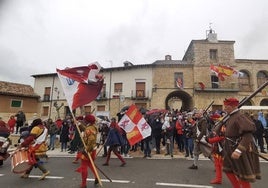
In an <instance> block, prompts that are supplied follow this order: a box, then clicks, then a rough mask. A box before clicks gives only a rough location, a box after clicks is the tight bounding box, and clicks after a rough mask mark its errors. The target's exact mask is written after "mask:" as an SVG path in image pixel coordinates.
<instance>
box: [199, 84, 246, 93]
mask: <svg viewBox="0 0 268 188" xmlns="http://www.w3.org/2000/svg"><path fill="white" fill-rule="evenodd" d="M194 90H195V91H200V92H202V91H204V92H224V91H228V92H239V91H242V90H241V88H240V87H239V85H238V83H233V82H231V83H227V84H224V85H223V84H222V85H220V84H218V83H213V84H211V83H209V84H206V85H205V84H204V85H203V84H202V83H195V84H194Z"/></svg>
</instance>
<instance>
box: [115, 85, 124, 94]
mask: <svg viewBox="0 0 268 188" xmlns="http://www.w3.org/2000/svg"><path fill="white" fill-rule="evenodd" d="M122 91H123V83H115V84H114V92H115V93H120V92H122Z"/></svg>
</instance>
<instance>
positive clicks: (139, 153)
mask: <svg viewBox="0 0 268 188" xmlns="http://www.w3.org/2000/svg"><path fill="white" fill-rule="evenodd" d="M100 149H101V146H100V147H99V148H98V149H97V153H98V157H102V154H103V149H101V151H99V150H100ZM128 154H129V156H127V157H126V156H123V157H124V158H143V156H144V154H143V152H142V151H140V150H137V151H135V152H134V151H130V152H129V153H128ZM47 155H48V156H49V157H73V158H74V157H75V155H76V153H73V154H70V153H68V151H63V152H61V149H60V148H55V149H54V150H48V151H47ZM184 155H185V154H184V153H181V152H177V151H174V154H173V158H174V159H177V158H184V159H188V160H193V159H192V158H191V157H187V158H186V157H184ZM151 156H152V157H150V158H148V157H147V159H172V157H171V156H170V155H167V156H165V151H161V154H155V151H152V154H151ZM111 158H116V156H115V155H114V154H113V153H112V155H111ZM202 158H203V159H205V157H204V156H203V155H200V159H202Z"/></svg>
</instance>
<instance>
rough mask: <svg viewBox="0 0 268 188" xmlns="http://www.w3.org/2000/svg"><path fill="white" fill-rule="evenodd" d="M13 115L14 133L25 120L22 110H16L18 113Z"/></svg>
mask: <svg viewBox="0 0 268 188" xmlns="http://www.w3.org/2000/svg"><path fill="white" fill-rule="evenodd" d="M15 116H16V134H18V132H19V129H20V127H22V126H23V125H24V123H25V122H26V117H25V114H24V113H23V111H18V113H17V114H16V115H15Z"/></svg>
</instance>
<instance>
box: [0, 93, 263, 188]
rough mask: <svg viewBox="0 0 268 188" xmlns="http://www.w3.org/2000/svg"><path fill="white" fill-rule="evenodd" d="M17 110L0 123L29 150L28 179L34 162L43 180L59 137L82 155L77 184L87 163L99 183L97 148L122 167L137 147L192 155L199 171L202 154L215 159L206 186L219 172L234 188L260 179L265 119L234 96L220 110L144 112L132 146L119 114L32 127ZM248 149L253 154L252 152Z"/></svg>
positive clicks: (146, 151) (63, 149)
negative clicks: (146, 129)
mask: <svg viewBox="0 0 268 188" xmlns="http://www.w3.org/2000/svg"><path fill="white" fill-rule="evenodd" d="M22 113H23V112H19V113H18V114H16V115H11V116H10V119H9V120H8V122H7V123H6V124H3V126H4V125H5V127H6V128H7V129H5V131H6V132H8V136H9V134H10V133H18V134H20V135H21V137H20V139H19V140H18V143H19V148H21V147H27V148H31V149H30V153H31V156H32V158H31V162H32V165H31V167H30V168H29V169H27V170H26V171H25V172H24V173H23V175H22V176H21V177H22V178H28V177H29V174H30V172H31V170H32V168H33V167H34V166H35V167H38V168H39V169H40V170H41V171H42V173H43V174H42V176H41V178H40V179H45V177H46V176H47V175H48V174H49V173H50V171H49V170H47V169H46V168H45V167H44V165H43V163H41V162H40V161H42V158H47V155H46V151H47V150H54V149H55V147H56V140H57V138H59V139H58V140H59V142H60V146H59V147H60V151H61V152H67V151H68V152H69V153H75V152H76V153H77V155H76V159H75V160H74V163H78V160H79V159H81V165H80V167H79V168H78V169H77V172H79V173H81V178H82V183H81V187H82V188H84V187H86V177H87V176H88V171H87V168H88V167H89V168H90V169H91V171H92V172H93V175H94V177H95V182H94V183H95V184H98V183H100V180H99V177H98V174H97V173H96V169H95V167H94V160H95V159H96V157H97V155H98V153H96V149H97V148H98V147H101V150H103V155H102V157H105V158H106V160H105V162H104V163H103V165H104V166H109V162H110V157H111V153H113V154H114V155H115V156H116V157H117V158H118V159H119V160H120V161H121V164H120V166H121V167H124V166H126V160H125V159H124V158H125V157H130V155H129V154H130V151H133V152H135V151H137V150H139V151H142V152H143V154H144V158H151V157H152V155H165V156H170V157H173V156H174V154H175V153H178V152H179V153H181V154H182V155H184V156H185V157H186V158H188V157H189V158H192V159H193V164H192V166H190V167H189V169H192V170H198V159H199V155H200V154H201V153H202V154H203V155H204V156H205V157H208V158H210V159H211V161H213V162H214V167H215V178H214V179H212V180H211V182H210V183H211V184H221V183H222V173H223V172H224V173H225V174H226V176H227V177H228V179H229V180H230V182H231V184H232V186H233V187H244V188H248V187H250V183H251V182H254V181H255V180H256V179H259V178H260V166H259V159H258V155H257V154H258V152H259V151H260V152H261V153H266V151H265V150H268V125H267V123H268V119H267V115H266V117H265V115H264V114H263V112H259V113H254V114H248V113H242V112H241V111H240V110H239V109H238V100H237V99H235V98H229V99H226V100H225V101H224V109H223V110H222V111H214V112H207V111H204V110H202V109H194V110H192V111H185V112H182V111H179V110H170V111H165V112H161V111H159V112H156V113H150V114H146V113H144V114H143V116H144V118H145V120H146V121H147V123H148V124H149V125H150V126H151V128H152V132H151V135H150V136H149V137H146V138H145V139H143V140H141V141H140V142H138V143H136V144H135V145H133V146H130V144H129V143H128V140H127V136H126V132H125V131H124V130H123V129H122V128H121V127H119V126H118V122H119V121H120V118H121V117H122V115H123V114H124V112H123V113H121V114H120V116H118V117H117V119H116V118H114V117H113V118H111V119H109V118H107V117H106V118H105V119H99V118H96V117H95V116H93V115H92V114H89V115H86V116H79V117H76V119H75V120H74V119H73V118H72V116H66V117H65V118H64V119H63V120H60V119H58V120H56V121H53V120H52V119H48V120H46V121H42V120H41V119H40V118H36V119H35V120H33V122H32V124H31V125H27V123H26V118H25V115H24V116H23V115H21V114H22ZM19 114H20V117H19ZM226 115H228V116H229V118H228V120H227V121H226V122H225V123H224V125H221V126H218V127H217V126H216V125H217V122H219V121H221V119H222V118H223V117H225V116H226ZM18 122H19V123H18ZM18 124H19V125H18ZM77 124H79V126H78V127H79V128H77ZM1 126H2V125H1ZM3 126H2V127H3ZM1 130H2V129H1ZM7 130H8V131H7ZM44 130H46V131H45V133H44ZM40 135H42V136H40ZM97 135H100V136H99V137H98V136H97ZM0 137H1V134H0ZM37 138H38V139H37ZM97 138H99V139H97ZM33 140H35V142H38V140H39V142H40V143H35V144H37V145H38V147H36V145H32V142H33ZM0 141H1V140H0ZM264 141H265V142H266V144H265V143H264ZM256 143H257V144H256ZM39 144H40V145H39ZM41 144H44V146H41ZM265 146H266V147H267V148H265ZM40 150H41V151H40ZM252 152H254V153H253V154H255V155H252ZM0 162H1V161H0ZM2 164H3V163H2V162H1V165H2Z"/></svg>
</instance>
